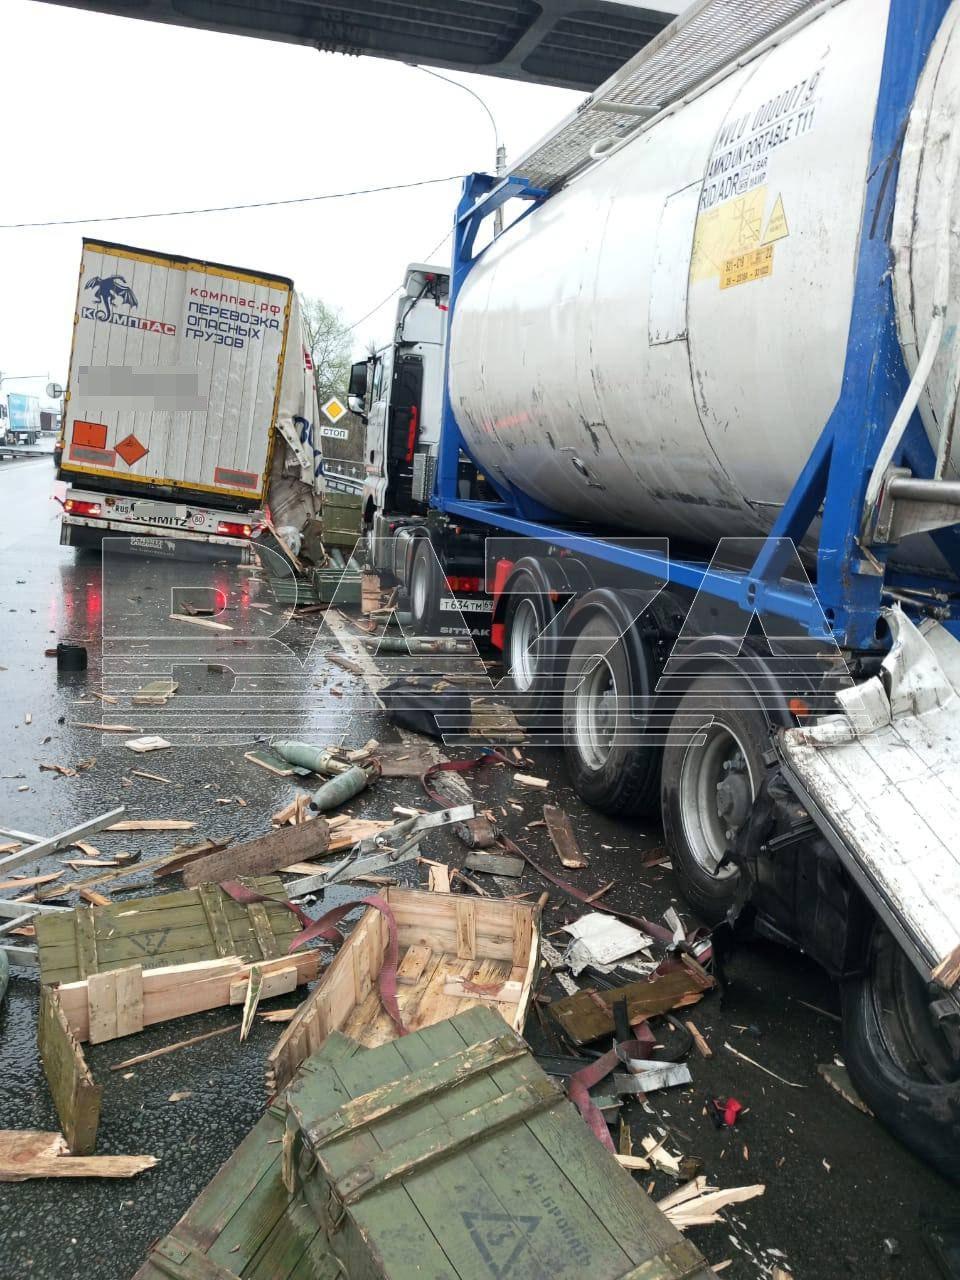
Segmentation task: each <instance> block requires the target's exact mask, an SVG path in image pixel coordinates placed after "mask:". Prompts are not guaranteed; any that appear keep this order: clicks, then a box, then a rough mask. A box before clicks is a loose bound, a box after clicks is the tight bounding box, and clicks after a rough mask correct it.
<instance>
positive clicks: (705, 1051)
mask: <svg viewBox="0 0 960 1280" xmlns="http://www.w3.org/2000/svg"><path fill="white" fill-rule="evenodd" d="M683 1025H684V1026H685V1027H686V1028H687V1030H688V1031H689V1032H690V1034H691V1036H693V1043H694V1044H695V1045H696V1046H697V1052H698V1053H699V1054H700V1057H701V1058H712V1057H713V1050H712V1049H711V1048H710V1046H709V1044H707V1041H706V1040H705V1039H704V1037H703V1035H702V1033H701V1032H700V1030H699V1029H698V1028H697V1025H696V1023H693V1022H685V1023H684V1024H683Z"/></svg>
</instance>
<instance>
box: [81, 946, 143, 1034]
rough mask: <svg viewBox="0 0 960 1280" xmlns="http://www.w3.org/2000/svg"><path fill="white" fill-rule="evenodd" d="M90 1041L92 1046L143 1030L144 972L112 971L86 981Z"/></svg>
mask: <svg viewBox="0 0 960 1280" xmlns="http://www.w3.org/2000/svg"><path fill="white" fill-rule="evenodd" d="M87 1021H88V1034H87V1038H88V1039H89V1041H90V1043H91V1044H102V1043H103V1042H104V1041H105V1040H117V1039H119V1037H120V1036H129V1035H133V1034H134V1033H135V1032H137V1031H142V1030H143V969H142V968H141V967H140V965H138V964H135V965H131V966H130V967H129V968H128V969H111V970H110V972H109V973H92V974H91V975H90V977H89V978H88V979H87Z"/></svg>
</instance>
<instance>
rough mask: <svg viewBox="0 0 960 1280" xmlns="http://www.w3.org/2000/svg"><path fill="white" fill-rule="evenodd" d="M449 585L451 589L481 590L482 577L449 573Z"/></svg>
mask: <svg viewBox="0 0 960 1280" xmlns="http://www.w3.org/2000/svg"><path fill="white" fill-rule="evenodd" d="M447 586H448V587H449V588H450V590H451V591H474V592H477V591H479V590H480V579H479V578H470V577H463V576H459V575H457V574H450V573H448V574H447Z"/></svg>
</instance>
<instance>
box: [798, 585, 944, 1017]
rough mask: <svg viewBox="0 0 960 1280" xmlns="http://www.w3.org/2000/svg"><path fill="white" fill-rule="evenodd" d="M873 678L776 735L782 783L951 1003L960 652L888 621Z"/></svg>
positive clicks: (928, 631)
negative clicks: (885, 650) (810, 721)
mask: <svg viewBox="0 0 960 1280" xmlns="http://www.w3.org/2000/svg"><path fill="white" fill-rule="evenodd" d="M884 616H885V618H886V621H887V623H888V624H889V627H890V630H891V634H892V637H893V643H892V647H891V650H890V652H889V654H888V655H887V657H886V659H885V660H884V662H883V666H882V670H881V673H880V674H879V675H878V676H875V677H874V678H873V679H871V680H868V681H866V682H865V683H863V684H861V685H858V686H855V687H852V688H850V689H847V690H844V691H843V692H842V693H840V694H838V695H837V700H838V702H839V703H840V705H841V708H842V714H840V715H836V716H828V717H825V718H823V719H821V720H820V721H818V722H817V723H816V724H815V725H811V726H806V727H802V728H798V729H790V730H786V731H784V732H783V733H782V734H781V735H780V739H779V749H780V753H781V757H782V760H783V764H784V770H785V773H786V776H787V778H788V780H789V782H790V783H791V786H792V787H793V788H794V790H795V791H796V793H797V795H798V796H799V797H800V799H801V800H802V801H803V803H804V804H805V805H806V807H807V809H808V810H809V812H810V814H811V816H812V817H813V818H814V820H815V821H816V822H817V825H818V826H819V827H820V829H821V830H822V831H823V833H824V835H825V836H826V837H827V838H828V839H829V841H830V843H831V844H832V845H833V847H834V848H835V849H836V851H837V853H838V855H839V856H840V858H841V860H842V861H843V863H844V865H845V866H846V868H847V870H848V871H849V872H850V874H851V876H852V877H853V879H854V880H855V881H856V882H857V883H858V884H859V886H860V888H861V889H862V890H863V892H864V893H865V894H866V896H867V898H868V900H869V901H870V902H871V903H872V905H873V906H874V907H875V909H876V910H877V912H878V914H879V915H880V917H881V919H882V920H883V921H884V923H885V924H886V925H887V927H888V928H889V929H890V931H891V932H892V933H893V934H894V936H895V937H896V938H897V939H898V941H899V942H900V944H901V946H903V948H904V950H905V951H906V953H907V954H908V955H909V956H910V957H911V959H912V960H913V962H914V964H916V966H917V968H918V969H919V970H920V972H921V973H922V974H923V976H924V977H925V978H926V979H928V980H934V981H939V982H940V983H941V985H943V986H944V987H945V988H947V989H950V990H952V991H953V995H954V998H955V999H960V988H958V986H957V982H956V978H957V976H958V975H957V968H958V958H960V749H958V747H960V642H958V641H957V640H955V639H954V638H953V636H951V635H950V633H949V632H948V631H947V630H946V629H945V628H944V627H942V626H940V624H939V623H936V622H932V621H927V622H924V623H922V624H921V625H920V626H919V627H918V626H916V625H914V623H913V622H911V621H910V619H909V618H908V617H907V616H906V614H905V613H904V612H903V611H902V610H901V609H899V608H897V609H891V610H887V611H885V614H884Z"/></svg>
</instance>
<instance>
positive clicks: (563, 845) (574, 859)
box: [531, 804, 587, 871]
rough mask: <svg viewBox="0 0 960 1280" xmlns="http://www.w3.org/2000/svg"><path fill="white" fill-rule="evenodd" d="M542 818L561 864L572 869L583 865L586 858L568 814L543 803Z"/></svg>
mask: <svg viewBox="0 0 960 1280" xmlns="http://www.w3.org/2000/svg"><path fill="white" fill-rule="evenodd" d="M543 820H544V822H545V823H546V827H547V833H548V834H549V836H550V839H551V841H552V843H553V847H554V849H556V851H557V857H558V858H559V859H560V862H561V864H562V865H563V866H565V867H567V868H568V869H569V870H572V871H576V870H579V869H580V868H581V867H585V866H586V865H587V860H586V858H585V857H584V856H583V854H582V853H581V851H580V846H579V844H578V843H577V837H576V835H575V834H574V831H573V827H572V826H571V825H570V818H569V815H568V814H566V813H565V812H564V811H563V809H560V808H557V807H556V806H555V805H552V804H545V805H544V806H543ZM531 825H532V824H531Z"/></svg>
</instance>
